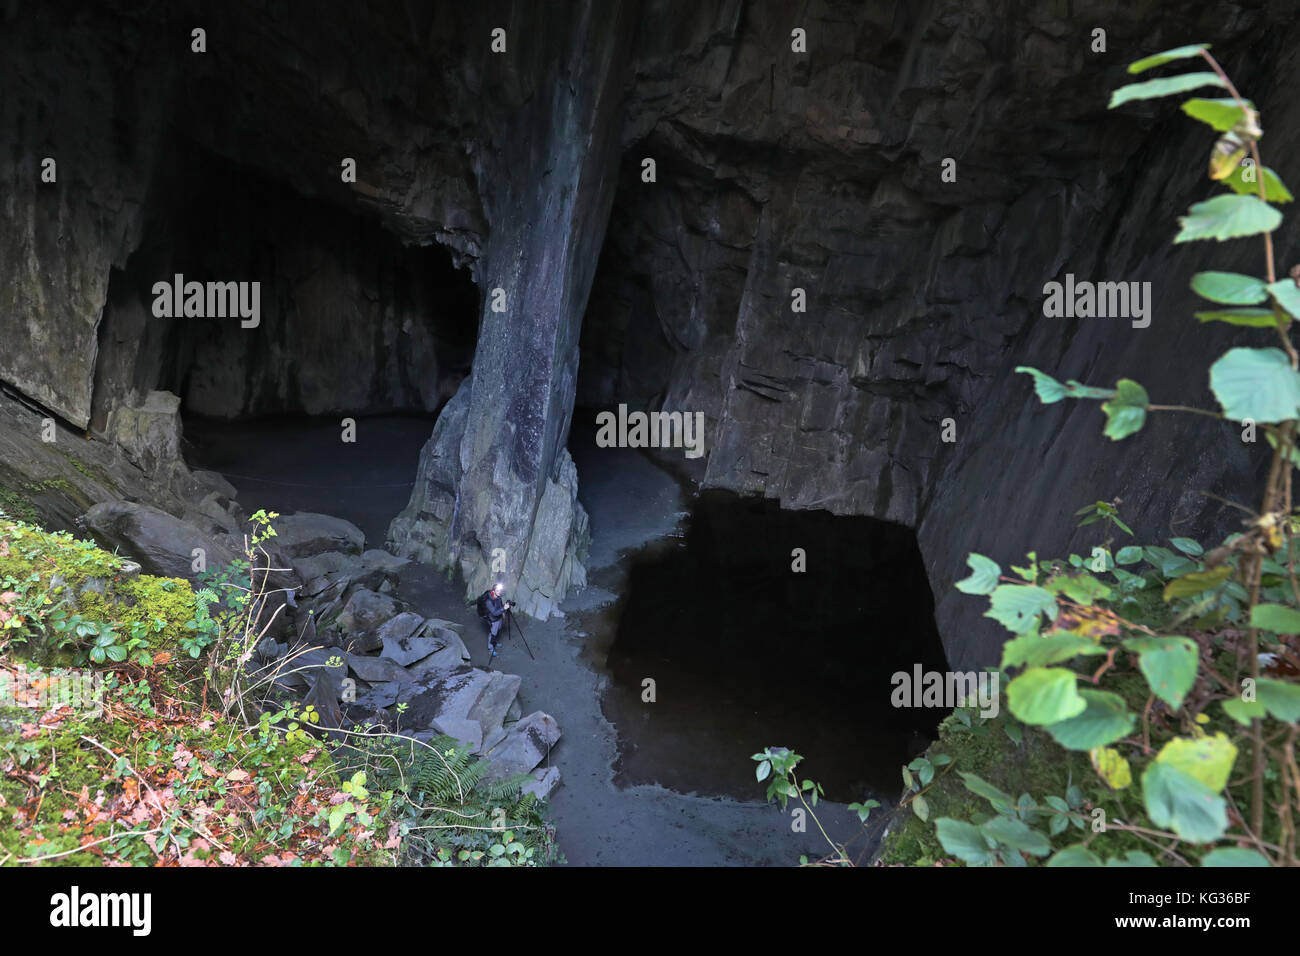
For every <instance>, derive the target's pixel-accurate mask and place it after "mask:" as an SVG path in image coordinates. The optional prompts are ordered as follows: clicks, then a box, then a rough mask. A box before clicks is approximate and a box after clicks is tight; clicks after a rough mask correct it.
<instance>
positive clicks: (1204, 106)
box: [1182, 97, 1246, 133]
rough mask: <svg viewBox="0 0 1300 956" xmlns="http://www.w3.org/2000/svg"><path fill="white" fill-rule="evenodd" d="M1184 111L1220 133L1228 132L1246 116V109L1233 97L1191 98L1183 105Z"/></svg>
mask: <svg viewBox="0 0 1300 956" xmlns="http://www.w3.org/2000/svg"><path fill="white" fill-rule="evenodd" d="M1182 111H1183V112H1184V113H1186V114H1187V115H1188V116H1190V117H1191V118H1192V119H1196V120H1200V121H1201V122H1202V123H1205V124H1207V125H1209V126H1212V127H1213V128H1214V129H1216V130H1218V131H1219V132H1220V133H1226V132H1227V131H1228V130H1230V129H1232V128H1233V127H1234V126H1236V125H1237V124H1238V123H1240V122H1241V121H1242V120H1243V119H1244V118H1245V116H1246V114H1245V111H1243V110H1242V108H1241V107H1240V106H1238V105H1237V101H1236V100H1234V99H1233V98H1232V97H1225V98H1223V99H1214V100H1203V99H1199V98H1194V99H1190V100H1188V101H1187V102H1186V103H1184V104H1183V105H1182Z"/></svg>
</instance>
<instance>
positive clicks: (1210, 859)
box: [1201, 846, 1272, 866]
mask: <svg viewBox="0 0 1300 956" xmlns="http://www.w3.org/2000/svg"><path fill="white" fill-rule="evenodd" d="M1201 866H1272V864H1271V863H1269V862H1268V858H1267V857H1265V856H1264V855H1263V854H1262V853H1260V852H1259V851H1258V850H1248V849H1246V848H1245V847H1240V846H1221V847H1216V848H1215V849H1213V850H1211V851H1210V852H1209V853H1207V854H1205V856H1204V857H1203V858H1202V859H1201Z"/></svg>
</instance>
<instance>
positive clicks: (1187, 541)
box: [1169, 538, 1205, 558]
mask: <svg viewBox="0 0 1300 956" xmlns="http://www.w3.org/2000/svg"><path fill="white" fill-rule="evenodd" d="M1169 543H1170V544H1172V545H1173V546H1174V547H1175V548H1177V549H1178V550H1179V551H1181V552H1183V554H1190V555H1191V556H1192V557H1194V558H1199V557H1200V556H1201V555H1203V554H1204V553H1205V549H1204V548H1203V547H1201V543H1200V542H1199V541H1197V540H1196V539H1194V538H1170V539H1169Z"/></svg>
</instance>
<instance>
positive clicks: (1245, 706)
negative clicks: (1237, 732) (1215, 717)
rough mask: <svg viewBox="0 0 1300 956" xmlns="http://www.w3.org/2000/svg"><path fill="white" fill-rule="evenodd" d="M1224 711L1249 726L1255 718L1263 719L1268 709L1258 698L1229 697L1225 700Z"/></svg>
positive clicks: (1238, 721)
mask: <svg viewBox="0 0 1300 956" xmlns="http://www.w3.org/2000/svg"><path fill="white" fill-rule="evenodd" d="M1223 712H1224V713H1225V714H1227V715H1228V716H1229V717H1231V718H1232V719H1233V720H1235V721H1236V722H1237V723H1239V724H1241V725H1242V726H1243V727H1249V726H1250V722H1251V721H1252V720H1254V719H1255V718H1260V719H1262V718H1263V717H1264V715H1265V714H1267V713H1268V709H1267V708H1266V707H1265V706H1264V705H1263V704H1261V703H1260V702H1259V701H1258V700H1242V699H1241V698H1240V697H1229V698H1228V699H1227V700H1225V701H1224V702H1223Z"/></svg>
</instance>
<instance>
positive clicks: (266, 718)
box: [0, 511, 559, 866]
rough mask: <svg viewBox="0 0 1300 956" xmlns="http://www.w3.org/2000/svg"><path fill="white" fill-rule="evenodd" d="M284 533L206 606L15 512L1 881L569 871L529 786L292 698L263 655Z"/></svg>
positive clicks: (3, 541) (0, 811)
mask: <svg viewBox="0 0 1300 956" xmlns="http://www.w3.org/2000/svg"><path fill="white" fill-rule="evenodd" d="M275 517H276V515H275V514H274V513H270V514H267V513H263V512H259V513H258V514H257V515H255V516H254V518H253V530H252V533H251V535H250V536H249V537H248V539H247V547H246V554H245V557H244V559H243V560H241V561H239V562H237V563H235V564H233V565H231V566H229V567H226V568H223V569H219V570H218V571H217V572H215V573H213V574H212V575H210V576H208V577H207V578H206V579H205V580H204V582H203V584H202V585H201V586H200V587H199V589H198V591H197V592H196V591H195V589H194V588H193V587H192V586H191V585H190V583H189V582H188V581H185V580H183V579H180V578H159V577H154V576H151V575H147V574H142V573H140V569H139V567H138V566H136V565H134V564H132V563H131V562H129V561H126V560H124V559H122V558H120V557H118V556H116V555H112V554H108V553H107V552H104V551H102V550H100V549H98V548H97V547H95V545H94V544H93V543H91V542H88V541H79V540H77V539H75V538H73V537H72V536H71V535H68V534H65V533H54V532H48V531H45V530H42V529H41V528H39V527H37V526H36V525H34V524H32V523H30V522H27V521H22V520H16V519H15V518H12V517H7V516H6V515H5V514H4V513H3V512H2V511H0V865H6V864H7V865H16V864H17V865H22V864H28V865H36V864H46V865H58V864H70V865H101V864H104V865H109V864H111V865H120V864H135V865H230V866H234V865H269V866H310V865H327V866H335V865H471V866H473V865H496V866H507V865H520V866H535V865H544V864H547V863H552V862H555V861H556V860H557V859H559V856H558V853H557V851H556V848H555V842H554V832H553V829H552V828H551V827H549V826H548V825H547V824H546V823H545V821H544V819H543V816H542V814H543V809H544V806H543V804H542V803H541V802H539V801H538V800H536V799H535V798H534V797H532V796H531V795H528V794H523V793H522V792H521V789H520V787H521V784H522V782H523V779H526V778H520V777H515V778H511V779H509V780H499V781H493V782H489V781H486V780H484V779H483V774H484V771H485V768H486V766H487V765H486V764H485V763H483V762H481V761H479V760H478V759H477V758H476V757H472V756H471V755H470V754H468V753H466V752H464V751H463V750H461V749H458V747H457V744H456V742H455V741H453V740H451V739H449V738H435V739H433V740H430V741H418V740H414V739H412V738H410V737H398V736H396V735H394V734H391V733H388V732H387V731H384V730H382V729H380V728H372V727H361V728H355V729H351V730H337V729H332V730H330V731H328V732H326V731H323V730H322V729H321V728H319V727H318V723H319V715H318V714H317V713H316V711H315V708H313V707H311V706H305V707H304V706H302V705H301V704H300V703H298V702H297V701H296V700H293V699H287V698H286V697H285V696H284V695H282V694H279V695H277V693H276V692H275V684H276V677H277V676H278V673H279V668H271V669H269V670H268V669H267V668H264V667H263V668H260V669H259V668H258V667H257V666H255V661H254V654H253V648H254V647H255V646H256V644H257V642H258V641H259V640H260V639H261V637H262V636H263V635H264V634H265V633H267V629H268V628H269V627H270V626H271V625H272V623H273V617H274V615H273V614H271V613H270V612H268V607H269V606H270V605H269V604H268V602H267V600H266V598H267V590H266V585H265V579H266V577H267V575H266V573H265V572H266V569H267V568H268V566H269V562H268V560H267V556H266V551H265V550H264V549H263V548H262V547H261V545H262V543H263V542H265V541H266V540H267V539H268V538H270V537H272V536H274V528H273V525H272V519H274V518H275ZM250 569H251V572H250ZM336 663H339V662H336ZM288 666H292V664H290V665H288Z"/></svg>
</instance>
